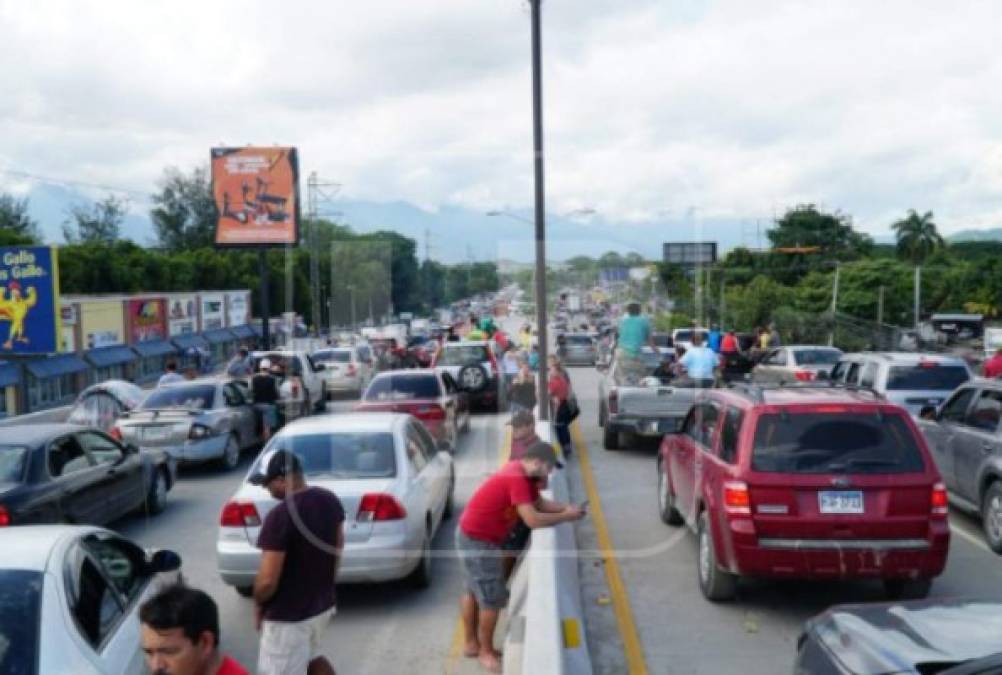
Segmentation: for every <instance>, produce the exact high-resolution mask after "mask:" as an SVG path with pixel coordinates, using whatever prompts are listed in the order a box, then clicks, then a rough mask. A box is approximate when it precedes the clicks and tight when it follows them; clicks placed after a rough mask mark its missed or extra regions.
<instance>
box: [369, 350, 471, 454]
mask: <svg viewBox="0 0 1002 675" xmlns="http://www.w3.org/2000/svg"><path fill="white" fill-rule="evenodd" d="M355 411H356V412H397V413H407V414H410V415H413V416H414V417H416V418H418V419H419V420H421V421H422V422H424V425H425V427H426V428H427V429H428V431H429V432H430V433H431V435H432V436H433V437H434V438H435V439H436V440H437V441H444V442H446V443H448V444H449V447H450V448H452V449H455V448H456V444H457V442H458V440H459V434H460V432H461V431H466V430H468V429H469V428H470V408H469V402H468V400H467V396H466V393H465V392H462V391H460V389H459V387H458V386H457V385H456V383H455V381H454V380H453V379H452V376H451V375H450V374H449V373H448V372H445V371H442V372H439V371H436V370H394V371H391V372H388V373H380V374H379V375H377V376H376V377H375V378H374V379H373V380H372V382H370V383H369V386H368V388H367V389H366V390H365V393H364V394H363V395H362V400H361V401H359V403H358V405H356V406H355Z"/></svg>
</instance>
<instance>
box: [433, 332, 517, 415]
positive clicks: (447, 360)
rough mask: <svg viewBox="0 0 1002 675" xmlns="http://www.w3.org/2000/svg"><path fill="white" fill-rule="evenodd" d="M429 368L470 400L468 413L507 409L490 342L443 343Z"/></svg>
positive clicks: (492, 345) (494, 353)
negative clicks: (445, 376) (446, 375)
mask: <svg viewBox="0 0 1002 675" xmlns="http://www.w3.org/2000/svg"><path fill="white" fill-rule="evenodd" d="M432 367H433V368H434V369H435V370H438V371H440V372H446V373H449V375H451V376H452V379H453V381H454V382H456V384H457V385H458V386H459V387H460V388H461V389H462V390H463V391H465V392H466V393H467V395H468V396H469V401H470V408H471V409H472V408H474V407H480V408H487V409H490V410H494V411H495V412H501V411H502V410H505V409H506V408H507V407H508V401H507V396H508V393H507V389H506V388H505V386H504V377H503V375H502V373H501V368H500V365H499V363H498V354H497V345H496V344H495V343H494V341H493V340H466V341H462V342H446V343H445V344H443V345H442V348H441V349H440V350H439V351H438V353H437V354H436V355H435V359H434V360H433V361H432Z"/></svg>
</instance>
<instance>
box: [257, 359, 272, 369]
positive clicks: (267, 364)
mask: <svg viewBox="0 0 1002 675" xmlns="http://www.w3.org/2000/svg"><path fill="white" fill-rule="evenodd" d="M258 369H259V370H271V360H269V359H261V363H259V364H258Z"/></svg>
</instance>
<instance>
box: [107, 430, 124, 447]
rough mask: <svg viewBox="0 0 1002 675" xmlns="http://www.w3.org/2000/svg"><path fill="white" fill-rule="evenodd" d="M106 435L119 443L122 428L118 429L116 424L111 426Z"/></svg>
mask: <svg viewBox="0 0 1002 675" xmlns="http://www.w3.org/2000/svg"><path fill="white" fill-rule="evenodd" d="M108 435H109V436H111V437H112V438H114V439H115V440H116V441H118V442H119V443H121V442H122V430H121V429H119V428H118V426H113V427H112V428H111V429H109V430H108Z"/></svg>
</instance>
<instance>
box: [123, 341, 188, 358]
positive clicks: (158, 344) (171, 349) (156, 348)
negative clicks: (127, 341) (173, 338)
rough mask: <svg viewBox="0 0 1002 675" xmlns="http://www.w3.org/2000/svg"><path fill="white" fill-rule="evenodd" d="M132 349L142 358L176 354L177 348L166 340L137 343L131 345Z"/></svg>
mask: <svg viewBox="0 0 1002 675" xmlns="http://www.w3.org/2000/svg"><path fill="white" fill-rule="evenodd" d="M132 348H133V349H135V350H136V351H137V352H139V355H140V356H142V357H147V356H166V355H167V354H177V347H175V346H174V345H172V344H171V343H170V342H167V340H147V341H146V342H137V343H136V344H134V345H132Z"/></svg>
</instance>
